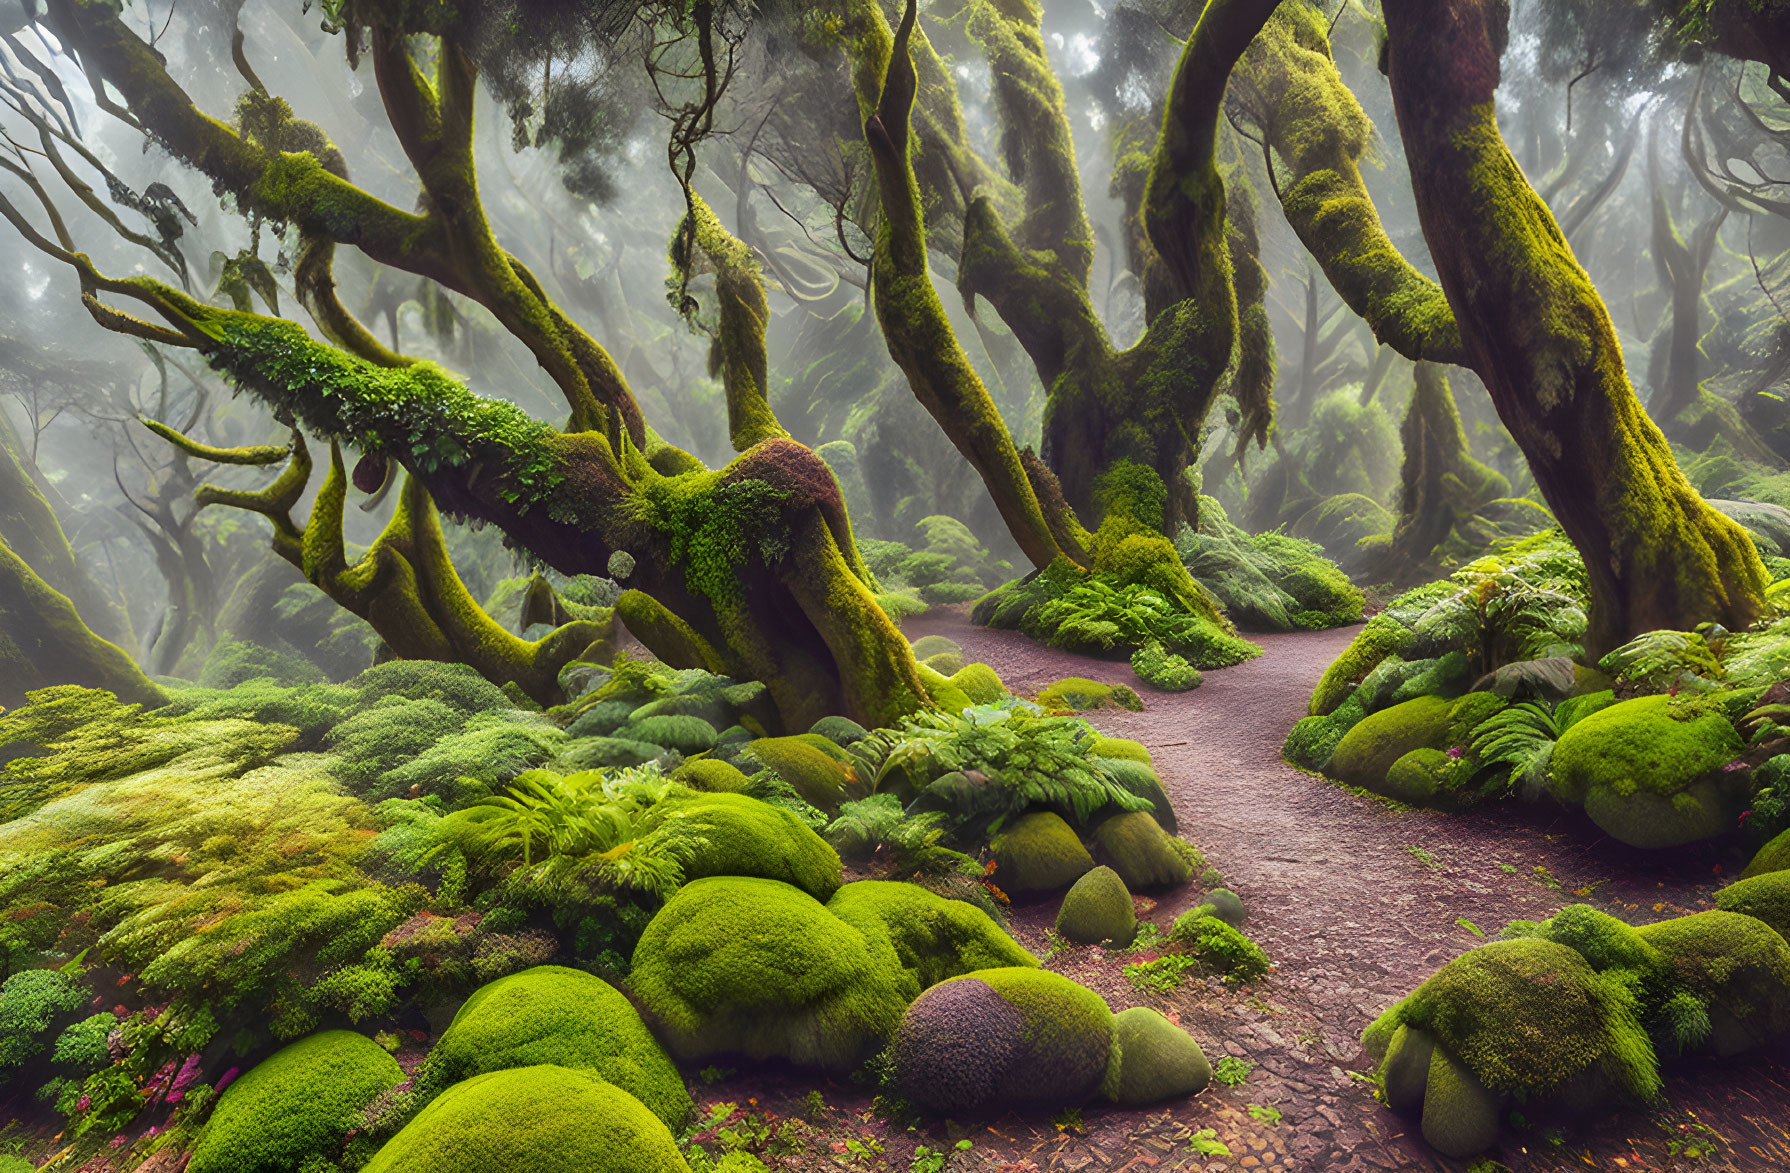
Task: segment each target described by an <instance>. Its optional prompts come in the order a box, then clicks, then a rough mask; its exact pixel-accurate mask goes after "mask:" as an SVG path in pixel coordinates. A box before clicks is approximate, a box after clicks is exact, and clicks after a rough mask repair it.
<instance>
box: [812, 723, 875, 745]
mask: <svg viewBox="0 0 1790 1173" xmlns="http://www.w3.org/2000/svg"><path fill="white" fill-rule="evenodd" d="M808 732H810V733H812V734H814V735H815V736H816V737H824V738H826V739H827V740H828V741H831V742H833V743H834V744H835V745H838V746H841V747H844V746H848V745H851V744H852V743H854V742H858V741H862V740H864V739H865V738H866V737H869V736H870V731H869V730H867V729H865V728H864V727H863V726H862V725H860V724H858V723H857V722H856V721H853V720H852V719H851V718H849V717H839V716H827V717H822V718H821V719H820V720H818V721H816V722H815V723H814V725H813V726H812V727H811V728H810V729H809V730H808Z"/></svg>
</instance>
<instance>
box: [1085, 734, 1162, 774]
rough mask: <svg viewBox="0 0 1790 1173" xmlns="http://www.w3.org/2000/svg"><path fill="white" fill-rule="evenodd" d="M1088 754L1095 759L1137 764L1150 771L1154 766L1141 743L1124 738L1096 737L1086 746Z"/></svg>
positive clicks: (1148, 752)
mask: <svg viewBox="0 0 1790 1173" xmlns="http://www.w3.org/2000/svg"><path fill="white" fill-rule="evenodd" d="M1088 752H1089V753H1091V754H1093V755H1094V756H1095V757H1097V758H1106V759H1108V760H1112V761H1126V762H1139V763H1141V764H1143V765H1146V766H1149V767H1151V768H1152V769H1153V768H1154V767H1155V765H1156V763H1155V761H1154V760H1153V759H1152V758H1151V757H1150V751H1149V750H1148V749H1147V748H1146V747H1145V746H1144V743H1143V742H1141V741H1132V740H1131V739H1130V738H1126V737H1096V738H1095V739H1094V740H1093V742H1092V744H1090V745H1089V746H1088Z"/></svg>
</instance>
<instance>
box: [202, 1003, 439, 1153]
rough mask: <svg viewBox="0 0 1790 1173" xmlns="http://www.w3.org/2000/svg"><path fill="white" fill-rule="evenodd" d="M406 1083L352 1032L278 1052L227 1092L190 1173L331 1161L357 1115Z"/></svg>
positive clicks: (393, 1064) (380, 1052)
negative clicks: (399, 1084) (391, 1090)
mask: <svg viewBox="0 0 1790 1173" xmlns="http://www.w3.org/2000/svg"><path fill="white" fill-rule="evenodd" d="M403 1078H404V1071H403V1069H402V1068H400V1067H399V1066H398V1062H397V1060H395V1059H393V1058H392V1057H391V1056H390V1055H388V1054H386V1053H385V1050H384V1049H383V1048H381V1047H380V1046H379V1045H378V1044H377V1043H375V1042H373V1040H372V1039H369V1038H368V1037H367V1036H365V1035H363V1034H359V1033H357V1032H355V1031H351V1030H328V1031H323V1032H321V1033H320V1034H314V1035H311V1036H309V1037H308V1038H303V1039H300V1040H299V1041H298V1042H296V1043H292V1044H290V1045H288V1046H285V1047H282V1048H280V1049H279V1050H278V1051H275V1052H274V1053H273V1054H272V1055H270V1056H268V1057H267V1058H266V1059H263V1060H262V1061H261V1062H260V1063H257V1064H256V1065H255V1066H254V1067H252V1068H250V1069H249V1071H248V1073H247V1074H245V1075H244V1076H243V1077H242V1078H241V1079H238V1080H236V1081H235V1082H234V1083H232V1084H231V1085H230V1086H229V1087H227V1088H225V1089H224V1094H223V1095H221V1096H219V1097H218V1104H217V1108H216V1109H215V1110H214V1111H213V1112H212V1114H211V1119H210V1121H208V1122H207V1123H206V1125H205V1131H204V1132H202V1133H200V1135H199V1143H198V1145H197V1146H196V1147H195V1148H194V1150H193V1159H192V1162H191V1163H190V1164H189V1165H188V1166H187V1168H189V1169H191V1170H193V1171H194V1173H287V1171H288V1170H291V1169H296V1168H298V1167H299V1166H301V1165H303V1164H304V1163H305V1162H306V1161H309V1160H313V1159H321V1160H333V1159H334V1158H335V1157H336V1155H337V1154H338V1153H339V1151H340V1149H341V1145H342V1139H343V1137H344V1135H346V1133H347V1132H348V1130H349V1129H351V1128H353V1127H355V1126H356V1125H357V1124H358V1123H359V1121H360V1115H361V1112H362V1111H363V1110H364V1109H365V1108H366V1106H367V1105H368V1104H370V1103H372V1102H373V1101H374V1100H375V1099H377V1098H379V1096H381V1095H383V1094H384V1093H385V1092H387V1091H389V1090H390V1089H391V1088H392V1087H393V1086H395V1085H396V1084H397V1083H398V1082H399V1081H400V1080H402V1079H403Z"/></svg>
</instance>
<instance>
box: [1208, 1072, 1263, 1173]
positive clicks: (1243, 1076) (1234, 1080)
mask: <svg viewBox="0 0 1790 1173" xmlns="http://www.w3.org/2000/svg"><path fill="white" fill-rule="evenodd" d="M1254 1070H1255V1063H1254V1062H1252V1061H1251V1060H1248V1059H1239V1058H1237V1057H1236V1056H1235V1055H1221V1056H1220V1057H1219V1059H1218V1062H1217V1063H1215V1064H1213V1066H1212V1078H1213V1079H1215V1080H1217V1081H1218V1082H1219V1083H1222V1084H1223V1085H1224V1086H1226V1087H1242V1086H1243V1084H1244V1082H1245V1081H1247V1080H1248V1079H1249V1073H1250V1072H1252V1071H1254ZM1227 1155H1228V1154H1227Z"/></svg>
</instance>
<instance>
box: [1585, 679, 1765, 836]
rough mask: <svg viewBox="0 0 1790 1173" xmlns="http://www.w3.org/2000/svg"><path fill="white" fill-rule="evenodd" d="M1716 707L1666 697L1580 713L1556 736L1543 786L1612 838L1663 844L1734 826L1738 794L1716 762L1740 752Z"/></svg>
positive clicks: (1737, 737)
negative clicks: (1581, 810)
mask: <svg viewBox="0 0 1790 1173" xmlns="http://www.w3.org/2000/svg"><path fill="white" fill-rule="evenodd" d="M1741 748H1742V746H1741V741H1740V735H1739V734H1737V733H1735V731H1734V726H1733V725H1732V724H1730V723H1729V721H1728V719H1727V717H1725V716H1723V715H1722V714H1721V712H1719V711H1708V710H1706V709H1702V708H1701V707H1700V706H1695V705H1687V704H1683V703H1680V702H1679V701H1678V700H1677V698H1674V697H1669V696H1645V697H1636V698H1635V699H1633V700H1627V701H1619V702H1617V703H1616V704H1613V705H1610V706H1609V707H1608V708H1604V709H1600V710H1599V711H1597V712H1595V713H1592V714H1591V715H1590V716H1588V717H1585V718H1583V719H1582V720H1580V721H1579V722H1577V723H1576V724H1574V725H1573V726H1572V727H1571V728H1570V729H1568V730H1567V731H1566V732H1565V734H1563V735H1562V736H1561V738H1560V741H1559V742H1558V743H1557V744H1556V745H1555V747H1554V756H1553V759H1552V761H1551V763H1550V768H1549V786H1550V788H1551V789H1552V791H1553V792H1554V794H1555V795H1557V796H1558V797H1559V798H1560V799H1562V800H1563V801H1566V802H1576V803H1583V804H1584V807H1585V812H1586V813H1587V814H1589V815H1590V816H1591V818H1592V819H1593V820H1594V821H1595V822H1596V823H1597V824H1598V826H1600V827H1602V828H1603V829H1604V830H1605V831H1607V832H1609V833H1610V835H1612V836H1613V837H1615V838H1616V839H1619V840H1621V841H1622V842H1624V843H1627V844H1629V845H1630V846H1633V847H1644V848H1654V847H1671V846H1676V845H1678V844H1681V843H1689V842H1692V841H1695V840H1698V839H1706V838H1709V837H1711V836H1713V835H1717V834H1720V833H1722V832H1724V831H1726V830H1728V829H1729V828H1730V827H1732V826H1733V825H1734V819H1735V817H1736V816H1738V814H1739V803H1740V799H1741V795H1740V794H1739V793H1738V791H1737V790H1736V786H1735V784H1734V783H1733V782H1732V781H1731V780H1729V779H1727V778H1724V777H1723V776H1722V773H1721V767H1722V766H1724V765H1726V764H1727V763H1728V762H1730V761H1732V760H1733V759H1734V758H1735V757H1736V756H1737V755H1738V754H1739V753H1740V751H1741Z"/></svg>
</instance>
